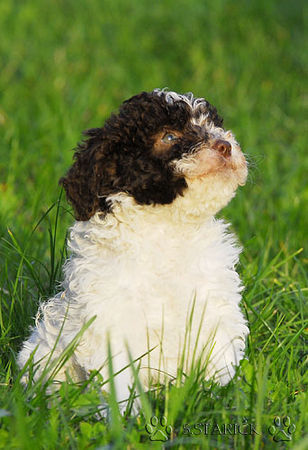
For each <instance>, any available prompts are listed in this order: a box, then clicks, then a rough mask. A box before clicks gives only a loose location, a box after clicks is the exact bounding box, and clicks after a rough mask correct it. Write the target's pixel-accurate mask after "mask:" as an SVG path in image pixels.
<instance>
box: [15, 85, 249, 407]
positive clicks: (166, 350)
mask: <svg viewBox="0 0 308 450" xmlns="http://www.w3.org/2000/svg"><path fill="white" fill-rule="evenodd" d="M85 135H86V140H84V141H83V142H82V143H81V144H79V146H78V148H77V150H76V152H75V155H74V164H73V166H72V167H71V168H70V169H69V171H68V173H67V174H66V176H65V177H64V178H62V179H61V180H60V183H61V184H62V185H63V187H64V189H65V191H66V195H67V198H68V201H69V202H70V203H71V205H72V206H73V209H74V212H75V217H76V222H75V224H74V225H73V226H72V228H71V230H70V238H69V241H68V248H69V250H70V255H71V256H70V257H69V259H68V260H67V262H66V263H65V266H64V281H63V284H62V285H63V290H62V292H60V293H59V294H58V295H56V296H55V297H53V298H51V299H50V300H49V301H47V302H46V303H45V304H43V305H41V307H40V310H39V313H38V315H37V319H36V326H35V328H34V329H33V330H32V333H31V335H30V338H29V339H28V340H27V341H26V342H24V344H23V348H22V350H21V352H20V353H19V356H18V363H19V366H20V367H21V368H22V367H23V366H24V365H25V364H26V362H27V360H28V359H29V357H30V355H32V358H33V361H34V363H35V368H36V370H35V373H34V380H36V379H38V378H39V377H40V376H41V375H42V374H44V373H45V372H44V370H45V366H46V364H47V363H48V364H50V363H52V361H54V360H55V359H56V358H59V357H60V355H61V353H62V352H63V351H64V350H65V348H67V346H68V345H69V344H70V343H71V341H72V340H73V339H74V337H75V336H76V334H77V333H78V331H79V330H80V329H81V328H82V326H83V325H84V324H86V323H87V322H88V321H89V320H90V319H91V318H93V317H94V316H96V319H95V320H94V321H93V323H92V324H91V325H90V326H89V327H88V328H87V329H86V331H85V332H84V333H83V335H82V337H81V338H80V339H79V344H78V346H77V348H76V349H75V351H74V353H73V355H72V356H71V357H70V358H69V359H68V360H67V361H66V362H65V364H64V365H63V366H62V367H61V368H60V370H58V372H57V373H56V375H55V379H56V380H58V381H63V380H65V377H66V372H67V373H68V374H69V375H70V377H71V378H72V379H74V380H83V379H85V378H86V377H87V376H88V374H89V372H90V371H91V370H100V372H101V374H102V376H103V377H104V379H108V367H107V366H108V364H107V363H106V361H107V360H108V357H107V342H108V339H110V342H111V349H112V362H113V370H114V372H118V371H121V370H122V369H123V368H125V367H126V366H127V365H129V363H130V360H129V358H128V353H127V347H128V348H129V349H130V352H131V356H132V358H133V359H138V358H140V357H141V356H142V355H145V354H146V355H145V356H143V357H142V358H141V359H140V371H139V376H140V379H141V381H142V382H143V384H144V386H146V387H148V386H149V385H150V384H151V383H156V382H157V381H158V380H159V379H160V380H162V375H161V374H163V375H164V377H169V378H171V379H172V377H175V376H176V374H177V368H178V366H179V360H180V358H181V354H182V353H183V352H185V361H186V363H187V365H186V367H189V365H191V364H193V362H194V359H196V358H199V361H201V362H202V364H204V368H205V370H204V373H205V378H214V380H216V381H217V382H218V383H220V384H221V385H224V384H226V383H228V381H229V380H230V379H231V378H232V377H233V376H234V373H235V367H236V366H237V365H238V363H239V361H240V360H241V359H242V358H243V356H244V351H245V338H246V336H247V334H248V333H249V331H248V328H247V324H246V320H245V319H244V316H243V314H242V312H241V310H240V306H239V304H240V301H241V291H242V289H243V288H242V285H241V282H240V279H239V276H238V274H237V272H236V271H235V265H236V264H237V262H238V256H239V253H240V248H239V247H238V245H237V244H236V241H235V238H234V236H232V235H231V234H230V233H228V225H227V224H225V223H224V222H223V221H222V220H217V219H215V217H214V216H215V214H216V213H217V212H218V211H219V210H221V208H223V207H224V206H225V205H226V204H227V203H228V202H229V201H230V200H231V199H232V198H233V197H234V195H235V192H236V189H237V187H238V186H239V185H244V184H245V181H246V177H247V164H246V160H245V158H244V156H243V153H242V152H241V149H240V147H239V145H238V143H237V142H236V140H235V138H234V136H233V134H232V133H231V132H230V131H226V130H225V129H224V128H223V120H222V118H221V117H220V116H219V115H218V113H217V111H216V109H215V107H213V106H212V105H211V104H210V103H209V102H208V101H206V100H205V99H203V98H195V97H194V96H193V95H192V94H191V93H189V94H177V93H175V92H170V91H167V90H159V89H155V90H154V91H153V92H149V93H147V92H142V93H141V94H139V95H136V96H134V97H132V98H130V99H129V100H127V101H125V102H124V103H123V104H122V106H121V107H120V110H119V112H118V113H117V114H113V115H112V116H111V117H110V118H109V119H108V120H107V121H106V122H105V124H104V126H103V127H102V128H95V129H91V130H89V131H87V132H86V133H85ZM182 369H183V367H182ZM183 370H184V369H183ZM25 377H27V374H26V375H25ZM115 384H116V390H117V396H118V400H119V401H122V400H125V399H127V398H128V395H129V389H128V387H129V386H130V385H131V384H132V373H131V370H130V368H127V369H125V370H123V371H121V372H120V373H119V374H118V375H117V376H116V377H115Z"/></svg>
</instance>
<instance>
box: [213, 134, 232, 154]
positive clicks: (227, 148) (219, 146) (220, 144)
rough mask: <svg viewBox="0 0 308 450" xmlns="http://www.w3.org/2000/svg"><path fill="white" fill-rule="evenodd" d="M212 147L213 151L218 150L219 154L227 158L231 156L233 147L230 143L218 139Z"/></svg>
mask: <svg viewBox="0 0 308 450" xmlns="http://www.w3.org/2000/svg"><path fill="white" fill-rule="evenodd" d="M211 147H212V149H213V150H217V151H218V152H219V153H221V154H222V155H223V156H224V157H225V158H228V157H229V156H231V150H232V145H231V144H230V142H228V141H225V140H224V139H217V140H216V141H214V143H213V144H212V146H211Z"/></svg>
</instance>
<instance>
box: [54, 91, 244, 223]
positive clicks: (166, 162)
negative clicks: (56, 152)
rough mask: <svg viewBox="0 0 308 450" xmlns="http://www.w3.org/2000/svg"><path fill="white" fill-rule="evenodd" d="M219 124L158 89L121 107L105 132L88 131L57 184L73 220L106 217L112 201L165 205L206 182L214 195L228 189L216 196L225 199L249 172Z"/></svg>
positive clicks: (203, 109)
mask: <svg viewBox="0 0 308 450" xmlns="http://www.w3.org/2000/svg"><path fill="white" fill-rule="evenodd" d="M222 124H223V121H222V119H221V117H219V115H218V114H217V111H216V108H214V107H213V106H212V105H210V103H208V102H207V101H206V100H205V99H203V98H194V97H193V95H192V94H190V93H189V94H184V95H180V94H176V93H175V92H168V91H165V90H158V89H155V90H154V91H153V92H150V93H147V92H142V93H141V94H139V95H136V96H134V97H132V98H131V99H129V100H127V101H125V102H124V103H123V104H122V106H121V107H120V110H119V112H118V114H114V115H112V116H111V117H110V118H109V119H108V120H107V121H106V122H105V125H104V126H103V127H102V128H95V129H91V130H89V131H87V132H85V135H86V136H87V139H86V140H85V141H83V142H82V143H81V144H79V146H78V148H77V150H76V152H75V155H74V159H75V162H74V164H73V166H72V167H71V168H70V169H69V171H68V173H67V175H66V176H65V177H63V178H62V179H61V180H60V183H61V184H62V185H63V186H64V189H65V191H66V194H67V198H68V200H69V201H70V203H71V204H72V206H73V207H74V211H75V217H76V219H77V220H88V219H89V218H90V217H91V216H92V215H94V214H95V213H96V212H97V211H102V212H107V211H108V210H109V209H110V208H111V202H110V200H108V198H110V197H111V196H112V195H113V194H118V193H126V194H128V195H130V196H131V197H133V198H134V200H135V201H136V202H137V203H139V204H147V205H150V204H161V205H165V204H170V203H172V202H173V201H174V200H175V199H176V198H178V197H179V196H184V197H185V196H186V195H187V192H188V191H189V190H190V187H191V186H193V185H194V183H196V182H197V183H198V186H200V185H201V186H202V183H204V185H206V184H208V181H209V180H211V183H212V182H213V189H214V190H215V189H219V190H225V188H226V194H223V193H220V194H219V195H220V196H221V195H222V197H223V196H224V195H225V196H229V197H230V192H232V193H233V192H234V191H235V190H236V188H237V186H238V185H240V184H244V183H245V180H246V176H247V165H246V161H245V158H244V156H243V154H242V152H241V150H240V147H239V145H238V144H237V142H236V141H235V139H234V137H233V135H232V133H231V132H230V131H225V130H224V128H223V125H222ZM217 181H219V183H218V184H217ZM200 183H201V184H200ZM207 191H208V187H207ZM227 192H228V194H227ZM215 195H216V194H215ZM231 197H232V195H231ZM231 197H230V198H231ZM230 198H226V199H225V200H226V201H225V202H224V201H222V203H227V201H229V199H230Z"/></svg>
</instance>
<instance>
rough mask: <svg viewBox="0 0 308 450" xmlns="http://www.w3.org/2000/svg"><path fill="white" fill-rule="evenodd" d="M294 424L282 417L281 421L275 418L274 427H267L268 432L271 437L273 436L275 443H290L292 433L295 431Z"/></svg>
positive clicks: (287, 418) (288, 418)
mask: <svg viewBox="0 0 308 450" xmlns="http://www.w3.org/2000/svg"><path fill="white" fill-rule="evenodd" d="M295 428H296V426H295V424H294V423H291V419H290V417H288V416H286V417H283V419H282V420H281V419H280V417H278V416H277V417H275V419H274V425H271V426H270V427H268V432H269V434H270V435H271V436H273V440H274V441H275V442H282V441H291V440H292V436H291V435H292V433H294V431H295Z"/></svg>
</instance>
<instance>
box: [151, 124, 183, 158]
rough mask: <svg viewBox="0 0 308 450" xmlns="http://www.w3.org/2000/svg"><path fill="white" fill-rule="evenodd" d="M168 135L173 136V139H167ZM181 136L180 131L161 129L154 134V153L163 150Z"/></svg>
mask: <svg viewBox="0 0 308 450" xmlns="http://www.w3.org/2000/svg"><path fill="white" fill-rule="evenodd" d="M168 135H170V136H174V139H172V138H171V139H168ZM181 137H182V133H180V132H179V131H173V130H162V131H160V132H159V133H157V134H156V135H155V136H154V145H153V149H154V153H156V154H159V153H162V152H165V151H166V150H168V148H170V147H171V146H172V145H174V144H175V143H176V142H177V140H178V139H179V138H181Z"/></svg>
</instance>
